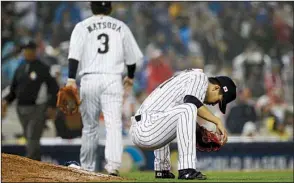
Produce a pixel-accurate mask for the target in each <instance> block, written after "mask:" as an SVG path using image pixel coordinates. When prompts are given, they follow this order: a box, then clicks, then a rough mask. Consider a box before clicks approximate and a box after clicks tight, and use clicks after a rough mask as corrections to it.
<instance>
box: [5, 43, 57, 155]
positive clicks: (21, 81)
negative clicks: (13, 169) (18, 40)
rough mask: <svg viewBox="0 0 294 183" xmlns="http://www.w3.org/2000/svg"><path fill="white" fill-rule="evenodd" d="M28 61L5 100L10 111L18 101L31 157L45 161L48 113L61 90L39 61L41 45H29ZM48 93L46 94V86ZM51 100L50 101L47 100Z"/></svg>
mask: <svg viewBox="0 0 294 183" xmlns="http://www.w3.org/2000/svg"><path fill="white" fill-rule="evenodd" d="M23 48H24V50H23V54H24V60H23V61H22V63H21V64H20V66H19V67H18V68H17V70H16V72H15V73H14V76H13V80H12V84H11V87H10V92H9V94H8V95H7V96H5V97H4V100H3V101H2V105H4V107H6V106H7V105H8V104H10V103H12V102H13V101H14V100H15V99H18V102H17V114H18V117H19V120H20V122H21V126H22V129H23V133H24V135H25V138H26V139H27V144H26V151H27V157H29V158H31V159H35V160H41V152H40V138H41V136H42V132H43V129H44V125H45V118H46V110H47V108H48V106H49V108H48V109H50V110H49V111H52V110H53V108H55V106H56V95H57V92H58V89H59V88H58V86H57V83H56V81H55V79H54V78H52V77H51V75H50V73H49V68H48V67H47V66H45V65H44V64H42V63H41V62H40V61H39V60H38V58H37V52H36V49H37V45H36V43H34V42H33V41H29V42H28V43H27V44H26V45H24V47H23ZM45 84H46V85H47V92H48V94H46V93H45V92H46V85H45ZM46 99H48V100H46Z"/></svg>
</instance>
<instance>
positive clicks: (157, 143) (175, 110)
mask: <svg viewBox="0 0 294 183" xmlns="http://www.w3.org/2000/svg"><path fill="white" fill-rule="evenodd" d="M207 87H208V77H207V76H206V75H205V74H204V73H203V72H202V71H201V70H198V69H193V70H186V71H183V72H181V73H180V74H178V75H176V76H174V77H172V78H171V79H169V80H167V81H166V82H164V83H163V84H161V85H160V86H159V87H158V88H156V89H155V90H154V91H153V92H152V93H151V94H150V95H149V96H148V97H147V99H146V100H145V101H144V102H143V104H142V105H141V107H140V108H139V110H138V111H137V113H136V115H141V120H140V121H139V122H138V121H136V120H135V118H134V117H132V127H131V135H132V140H133V142H134V143H135V144H136V145H138V146H140V147H142V148H147V149H155V150H154V155H155V160H154V168H155V170H158V171H159V170H170V152H169V143H170V142H171V141H172V140H174V139H175V138H176V137H177V143H178V151H179V159H178V168H179V169H187V168H193V169H196V162H197V158H196V119H197V107H196V106H195V105H194V104H191V103H184V97H185V96H186V95H192V96H194V97H196V98H198V99H199V100H200V101H201V102H203V101H204V98H205V94H206V90H207Z"/></svg>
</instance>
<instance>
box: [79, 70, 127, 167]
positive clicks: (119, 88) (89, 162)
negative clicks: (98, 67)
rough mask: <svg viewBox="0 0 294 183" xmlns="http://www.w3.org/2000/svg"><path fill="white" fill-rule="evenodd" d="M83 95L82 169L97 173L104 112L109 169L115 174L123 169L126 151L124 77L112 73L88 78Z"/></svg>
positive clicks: (85, 81)
mask: <svg viewBox="0 0 294 183" xmlns="http://www.w3.org/2000/svg"><path fill="white" fill-rule="evenodd" d="M80 95H81V100H82V103H81V106H80V111H81V115H82V121H83V130H82V145H81V152H80V161H81V166H82V168H83V169H86V170H89V171H97V170H96V167H97V166H96V163H97V162H96V159H97V147H98V119H99V115H100V111H102V112H103V115H104V120H105V126H106V144H105V159H106V166H105V169H106V170H107V171H108V172H109V173H112V172H113V171H114V170H118V169H119V167H120V165H121V157H122V152H123V145H122V98H123V85H122V77H121V75H110V74H88V75H84V76H83V77H82V79H81V88H80Z"/></svg>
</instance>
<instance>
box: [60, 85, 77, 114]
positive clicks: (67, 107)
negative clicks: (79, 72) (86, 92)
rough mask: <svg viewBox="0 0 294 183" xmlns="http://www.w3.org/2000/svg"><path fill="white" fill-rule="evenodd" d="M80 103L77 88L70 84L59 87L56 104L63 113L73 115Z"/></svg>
mask: <svg viewBox="0 0 294 183" xmlns="http://www.w3.org/2000/svg"><path fill="white" fill-rule="evenodd" d="M80 104H81V101H80V97H79V95H78V90H77V89H76V88H74V87H72V86H65V87H63V88H60V89H59V91H58V93H57V104H56V106H57V107H58V108H59V109H60V110H61V111H62V112H64V114H65V115H73V114H76V113H77V112H78V111H79V105H80Z"/></svg>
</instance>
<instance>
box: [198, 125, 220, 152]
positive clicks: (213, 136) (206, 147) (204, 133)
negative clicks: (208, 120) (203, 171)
mask: <svg viewBox="0 0 294 183" xmlns="http://www.w3.org/2000/svg"><path fill="white" fill-rule="evenodd" d="M221 140H222V139H221V136H220V135H219V134H217V133H216V132H212V131H208V130H207V129H206V128H204V127H203V126H200V125H198V124H197V128H196V147H197V150H199V151H206V152H211V151H218V150H220V148H221V147H222V146H223V143H222V142H221Z"/></svg>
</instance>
